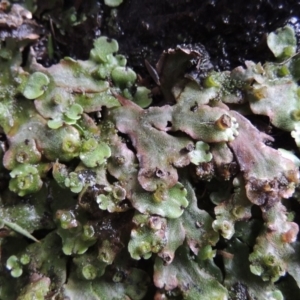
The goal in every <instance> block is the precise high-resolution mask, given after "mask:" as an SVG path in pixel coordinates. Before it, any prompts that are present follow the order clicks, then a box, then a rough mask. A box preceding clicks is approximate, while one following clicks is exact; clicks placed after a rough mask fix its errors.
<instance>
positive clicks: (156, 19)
mask: <svg viewBox="0 0 300 300" xmlns="http://www.w3.org/2000/svg"><path fill="white" fill-rule="evenodd" d="M38 2H40V1H38ZM88 3H89V4H88ZM72 5H75V6H76V11H77V13H78V15H80V14H86V15H87V17H88V18H87V20H86V21H85V22H83V23H81V24H80V25H77V26H74V27H70V28H67V30H66V33H65V34H64V35H61V34H60V31H59V29H57V28H56V25H57V24H58V23H59V22H61V21H59V20H62V19H63V16H64V13H65V11H66V9H68V8H69V7H70V6H72ZM47 14H50V15H51V12H49V11H47V10H46V9H45V10H43V9H40V10H39V14H38V15H36V19H37V21H38V22H41V23H43V25H44V27H45V32H47V33H48V34H49V33H51V32H52V33H53V31H54V33H55V36H54V39H53V40H54V47H55V55H54V58H53V59H51V60H49V58H48V57H47V53H46V49H45V47H43V42H40V44H39V46H38V47H37V49H38V48H40V49H42V51H41V50H39V51H40V54H41V55H40V61H41V62H43V63H44V64H46V65H49V64H51V63H54V62H56V61H57V60H59V59H60V58H61V57H63V56H66V55H68V56H72V57H74V58H79V59H86V58H87V57H88V54H89V50H90V49H91V47H92V42H93V39H94V38H95V37H98V36H99V35H101V34H103V35H108V36H110V37H114V38H116V39H117V40H118V42H119V44H120V50H121V52H122V53H123V54H125V55H126V56H127V57H128V59H129V62H128V64H129V65H130V66H132V67H134V68H135V70H136V71H137V72H139V73H141V74H144V73H145V72H146V71H145V65H144V61H145V59H147V60H148V61H149V62H150V63H151V64H153V65H154V64H155V63H156V62H157V60H158V58H159V56H160V54H161V53H162V51H163V50H165V49H168V48H174V47H176V45H178V44H183V43H189V44H199V43H202V44H203V45H204V46H205V47H206V49H207V51H208V52H209V54H210V56H211V60H212V62H213V64H214V66H215V68H216V69H217V70H225V69H232V68H233V67H235V66H238V65H241V64H243V62H244V61H245V60H247V59H250V60H254V61H265V60H266V59H271V58H272V56H271V53H270V52H269V51H268V50H267V47H266V42H265V40H266V33H268V32H270V31H272V30H275V29H276V28H278V27H281V26H283V25H285V24H286V23H290V24H292V25H293V26H294V27H295V28H296V32H297V35H298V36H300V21H299V18H300V1H296V0H285V1H284V0H281V1H279V0H250V1H242V0H235V1H232V0H206V1H205V0H203V1H200V0H143V1H141V0H124V2H123V4H122V5H120V6H119V8H118V9H117V10H113V9H111V8H109V7H107V6H105V5H104V4H103V1H95V0H91V1H80V0H79V1H78V0H76V1H75V0H74V1H65V2H64V7H62V9H61V10H60V11H59V10H58V11H56V12H55V15H52V24H51V25H52V28H50V22H49V18H48V20H47V21H45V16H47ZM59 14H61V16H60V15H59ZM45 36H46V38H45V39H44V45H45V44H46V40H47V34H45Z"/></svg>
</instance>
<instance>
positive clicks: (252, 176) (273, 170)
mask: <svg viewBox="0 0 300 300" xmlns="http://www.w3.org/2000/svg"><path fill="white" fill-rule="evenodd" d="M232 114H233V115H234V116H235V118H236V119H237V121H238V123H239V126H240V131H239V136H238V137H237V138H236V139H235V140H234V141H232V142H230V143H229V147H230V148H231V149H232V151H233V153H234V154H235V157H236V159H237V161H238V164H239V166H240V170H241V171H242V172H243V176H244V179H245V182H246V193H247V197H248V199H249V200H250V201H251V202H252V203H254V204H257V205H264V206H267V207H271V206H273V205H274V204H275V203H277V202H279V201H280V200H281V198H282V197H284V198H288V197H290V196H291V195H292V194H293V192H294V190H295V185H296V184H297V183H298V180H299V179H298V176H299V175H298V167H297V166H296V165H295V164H294V163H293V162H292V161H291V160H289V159H287V158H284V157H283V156H282V154H281V153H280V152H279V151H278V150H275V149H273V148H271V147H268V146H266V145H265V144H264V142H265V141H267V140H270V139H271V138H270V137H269V136H267V135H265V134H263V133H261V132H260V131H258V129H256V128H255V127H254V126H253V125H252V124H251V123H250V122H249V121H248V120H247V119H246V118H244V117H243V116H241V115H240V114H238V113H237V112H232Z"/></svg>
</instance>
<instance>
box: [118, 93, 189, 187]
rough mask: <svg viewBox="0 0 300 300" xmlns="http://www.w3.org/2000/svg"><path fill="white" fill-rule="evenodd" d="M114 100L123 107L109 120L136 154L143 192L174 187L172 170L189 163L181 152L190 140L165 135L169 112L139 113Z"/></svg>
mask: <svg viewBox="0 0 300 300" xmlns="http://www.w3.org/2000/svg"><path fill="white" fill-rule="evenodd" d="M118 99H119V101H120V102H121V103H122V105H123V106H122V108H120V109H118V108H117V109H115V110H114V111H113V119H114V121H115V123H116V127H117V128H118V130H119V131H121V132H122V133H124V134H128V135H129V137H130V139H131V141H132V144H133V146H134V147H135V149H136V151H137V158H138V160H139V164H140V170H139V174H138V180H139V182H140V184H141V186H142V187H143V188H144V189H145V190H147V191H155V190H156V189H157V188H158V187H160V186H163V187H166V188H169V187H172V186H174V185H175V184H176V182H177V181H178V173H177V170H176V169H175V166H176V167H184V166H186V165H188V164H189V162H190V160H189V157H188V155H187V152H188V151H185V149H186V147H187V146H188V145H189V143H191V140H190V139H189V138H186V137H174V136H172V135H170V134H168V133H167V132H166V131H167V130H168V129H167V126H168V124H167V123H168V120H170V121H171V111H172V108H171V107H170V106H164V107H153V108H150V109H148V110H143V109H142V108H140V107H139V106H137V105H136V104H134V103H133V102H131V101H129V100H126V99H124V98H122V97H118Z"/></svg>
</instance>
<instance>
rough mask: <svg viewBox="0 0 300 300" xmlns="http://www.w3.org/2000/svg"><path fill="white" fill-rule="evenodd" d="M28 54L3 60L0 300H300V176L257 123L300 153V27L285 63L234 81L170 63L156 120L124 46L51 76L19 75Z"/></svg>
mask: <svg viewBox="0 0 300 300" xmlns="http://www.w3.org/2000/svg"><path fill="white" fill-rule="evenodd" d="M25 17H26V16H25ZM25 17H24V18H25ZM31 37H32V36H31ZM26 40H28V37H25V38H24V39H22V40H21V41H17V40H15V39H14V38H13V37H11V36H7V38H5V42H1V48H0V128H1V134H2V137H3V138H2V141H1V152H0V155H1V161H2V163H1V165H0V176H1V180H2V182H3V183H2V184H1V186H0V187H1V195H0V196H1V197H0V205H1V207H0V220H1V224H2V226H1V231H0V233H1V266H0V268H1V272H0V283H1V289H0V298H1V299H7V300H9V299H33V297H34V299H67V298H68V299H134V300H135V299H144V298H145V297H147V295H151V293H152V295H154V294H155V299H203V300H206V299H220V300H221V299H222V300H225V299H276V300H279V299H291V298H289V297H291V294H290V293H293V294H292V296H293V297H294V299H295V298H297V297H299V295H300V290H299V287H300V277H299V274H300V260H299V251H300V248H299V242H298V241H297V234H298V224H297V223H296V222H294V221H293V217H294V216H295V213H294V212H293V211H289V208H290V206H289V205H288V201H289V200H285V199H289V198H291V197H294V198H297V197H298V192H297V190H296V189H297V186H298V183H299V170H298V168H299V165H300V161H299V159H298V157H297V155H296V154H295V153H293V152H292V151H289V150H290V149H276V148H275V147H272V143H273V142H274V137H271V136H270V135H268V134H267V133H265V132H262V131H260V130H259V129H258V128H257V127H256V126H255V124H253V123H251V121H250V120H251V117H253V116H254V115H264V116H267V117H268V118H269V120H270V122H271V124H272V125H273V126H275V127H276V128H278V129H281V130H283V131H286V132H289V133H290V134H291V137H293V138H294V140H295V144H296V145H298V146H299V145H300V134H299V131H300V104H299V103H300V100H299V97H300V88H299V86H298V84H297V81H298V80H299V78H300V75H299V74H300V72H299V68H300V59H299V56H298V53H296V38H295V35H294V31H293V29H292V28H291V27H288V26H286V27H284V28H281V29H279V30H278V31H276V32H274V33H271V34H269V36H268V45H269V48H270V49H271V51H272V52H273V53H274V55H275V57H277V61H276V62H267V63H265V64H264V65H262V64H261V63H254V62H247V63H246V66H245V67H238V68H236V69H234V70H232V71H231V72H229V71H225V72H215V71H213V70H211V69H209V68H208V69H206V70H205V72H204V71H203V70H201V59H202V56H201V53H200V52H198V51H196V50H192V49H191V47H189V46H188V45H181V46H178V47H177V48H176V49H169V50H168V51H166V52H165V53H163V55H162V57H161V59H160V61H159V62H158V64H157V68H156V69H155V68H153V67H152V75H154V76H156V81H157V83H158V84H159V86H160V89H161V92H162V94H163V96H164V97H165V99H166V101H167V104H165V105H161V106H151V91H150V90H149V89H148V88H146V87H144V86H142V85H138V83H137V75H136V73H135V72H134V70H132V69H131V68H130V67H128V66H127V65H126V58H125V57H124V56H123V55H121V54H118V43H117V41H116V40H113V39H109V38H107V37H104V36H101V37H100V38H98V39H97V40H95V43H94V48H93V49H92V50H91V52H90V58H89V59H88V60H86V61H81V60H74V59H72V58H70V57H66V58H65V59H63V60H61V61H60V62H59V63H58V64H56V65H53V66H51V67H49V68H45V67H43V66H42V65H40V64H39V63H37V61H36V58H35V53H34V51H33V49H31V51H30V54H29V58H28V60H27V64H26V66H22V67H21V55H22V49H23V46H24V43H26ZM202 66H203V65H202ZM149 68H150V66H149ZM197 74H198V75H199V76H197ZM6 183H7V184H6ZM208 202H209V204H207V203H208ZM219 241H220V242H219ZM218 242H219V243H218ZM215 258H216V259H215ZM145 266H146V267H145ZM280 278H281V279H282V280H281V281H278V280H279V279H280ZM287 285H288V286H289V289H287V288H286V286H287ZM153 290H154V292H153ZM291 291H292V292H291Z"/></svg>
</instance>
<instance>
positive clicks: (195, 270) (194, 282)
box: [154, 246, 228, 300]
mask: <svg viewBox="0 0 300 300" xmlns="http://www.w3.org/2000/svg"><path fill="white" fill-rule="evenodd" d="M154 284H155V286H156V287H158V288H159V289H161V292H160V293H164V294H165V293H168V292H170V291H173V290H175V289H176V288H178V289H179V291H180V296H181V298H182V299H203V300H211V299H216V300H227V299H228V294H227V290H226V289H225V288H224V287H223V286H222V285H221V284H220V283H219V282H218V281H217V280H216V279H215V278H214V277H213V276H212V275H211V274H209V273H208V272H206V271H205V270H204V269H201V268H200V267H199V265H198V264H197V263H196V262H195V261H193V259H192V258H191V257H190V256H189V250H188V248H187V247H186V246H181V247H180V248H179V249H178V250H177V252H176V257H175V259H174V260H173V262H172V264H170V265H167V266H165V265H164V263H163V260H162V259H161V258H156V260H155V265H154Z"/></svg>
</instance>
